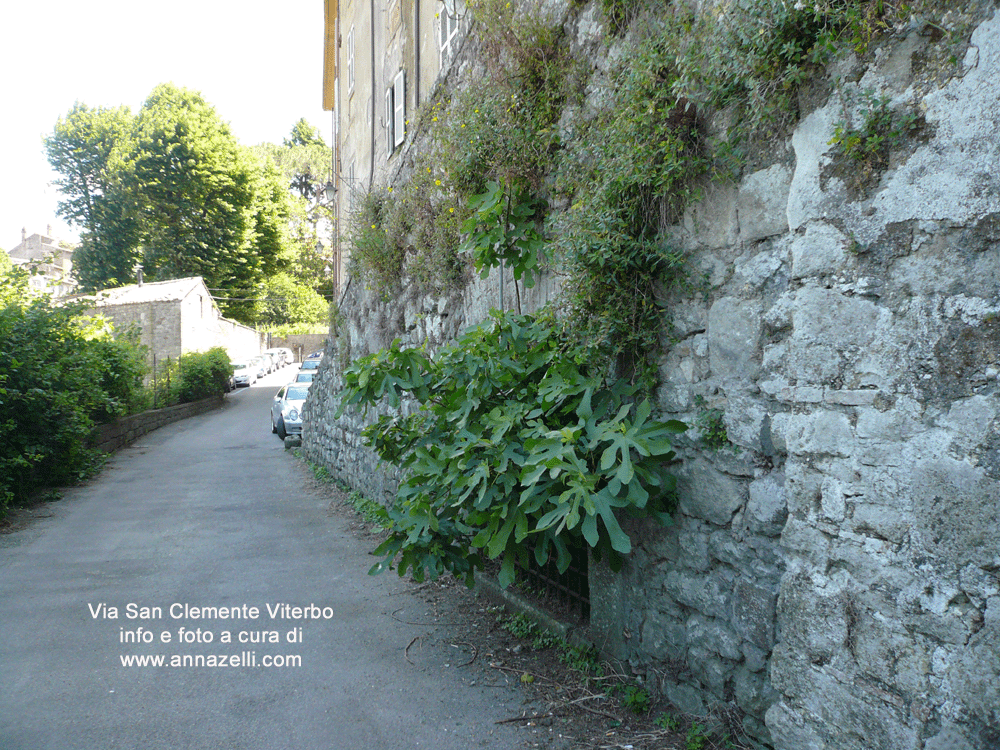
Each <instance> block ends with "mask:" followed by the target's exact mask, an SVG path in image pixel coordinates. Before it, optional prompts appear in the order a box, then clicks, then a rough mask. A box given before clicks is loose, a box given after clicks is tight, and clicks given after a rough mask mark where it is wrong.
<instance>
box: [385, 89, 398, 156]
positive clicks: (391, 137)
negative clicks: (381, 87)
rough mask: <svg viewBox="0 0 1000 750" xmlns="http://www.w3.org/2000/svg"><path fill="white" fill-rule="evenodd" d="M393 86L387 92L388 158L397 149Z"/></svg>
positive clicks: (386, 139)
mask: <svg viewBox="0 0 1000 750" xmlns="http://www.w3.org/2000/svg"><path fill="white" fill-rule="evenodd" d="M392 88H393V87H392V86H390V87H389V88H387V89H386V90H385V154H386V158H389V157H390V156H392V152H393V149H394V148H395V147H396V134H395V132H394V131H395V127H394V125H395V116H394V115H393V112H394V111H395V110H394V108H393V101H392V94H393V91H392Z"/></svg>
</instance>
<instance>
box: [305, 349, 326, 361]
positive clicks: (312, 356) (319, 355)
mask: <svg viewBox="0 0 1000 750" xmlns="http://www.w3.org/2000/svg"><path fill="white" fill-rule="evenodd" d="M306 359H323V351H322V350H320V351H318V352H313V353H312V354H310V355H309V356H308V357H306Z"/></svg>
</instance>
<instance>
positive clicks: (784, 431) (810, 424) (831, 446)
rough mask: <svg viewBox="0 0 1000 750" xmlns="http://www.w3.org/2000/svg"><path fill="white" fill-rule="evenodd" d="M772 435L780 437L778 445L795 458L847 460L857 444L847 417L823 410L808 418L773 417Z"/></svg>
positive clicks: (813, 413) (776, 415)
mask: <svg viewBox="0 0 1000 750" xmlns="http://www.w3.org/2000/svg"><path fill="white" fill-rule="evenodd" d="M771 433H772V435H775V434H777V435H780V436H781V443H782V444H783V445H784V446H785V448H786V449H787V451H788V452H789V453H792V454H795V455H802V454H820V455H829V456H843V457H847V456H850V455H851V453H852V452H853V450H854V447H855V444H856V443H857V441H856V440H855V439H854V433H853V431H852V429H851V422H850V420H849V419H848V418H847V415H846V414H843V413H841V412H838V411H829V410H826V409H821V410H817V411H814V412H812V413H811V414H775V415H774V417H772V418H771ZM776 445H777V443H776Z"/></svg>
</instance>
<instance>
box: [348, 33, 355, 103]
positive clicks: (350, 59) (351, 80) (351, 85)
mask: <svg viewBox="0 0 1000 750" xmlns="http://www.w3.org/2000/svg"><path fill="white" fill-rule="evenodd" d="M347 91H348V93H350V92H352V91H354V27H353V26H352V27H351V30H350V31H348V32H347Z"/></svg>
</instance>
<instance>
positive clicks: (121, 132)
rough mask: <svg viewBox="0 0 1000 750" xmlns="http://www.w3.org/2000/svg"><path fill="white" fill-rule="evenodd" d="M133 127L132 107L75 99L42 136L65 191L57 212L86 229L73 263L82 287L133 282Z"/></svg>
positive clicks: (136, 224)
mask: <svg viewBox="0 0 1000 750" xmlns="http://www.w3.org/2000/svg"><path fill="white" fill-rule="evenodd" d="M134 128H135V118H134V117H133V115H132V113H131V111H130V110H129V108H128V107H115V108H96V109H91V108H90V107H87V105H85V104H83V103H81V102H77V103H76V104H74V105H73V107H72V109H70V111H69V112H68V113H67V115H66V116H65V117H61V118H59V120H58V122H57V123H56V125H55V128H53V131H52V134H51V135H50V136H48V137H46V138H45V139H44V144H45V150H46V153H47V155H48V159H49V163H50V164H51V165H52V168H53V169H54V170H55V171H56V172H57V173H58V174H59V178H58V179H57V180H56V181H55V184H56V186H57V187H58V188H59V190H60V193H61V194H62V196H63V200H61V201H60V202H59V205H58V207H57V209H56V211H57V213H58V214H59V215H60V216H62V217H63V218H64V219H66V220H67V221H68V222H69V223H70V224H73V225H75V226H78V227H80V228H81V230H82V231H81V233H80V247H79V248H78V249H77V252H76V253H75V254H74V258H73V264H74V273H75V275H76V277H77V281H78V282H79V283H80V287H81V289H82V290H83V291H96V290H97V289H102V288H106V287H109V286H120V285H122V284H127V283H129V281H130V280H131V279H132V277H133V274H134V271H135V266H136V264H137V263H138V262H139V261H140V260H141V255H142V254H141V250H140V248H139V244H140V236H141V223H140V216H139V213H138V212H137V210H136V201H135V191H134V189H133V188H134V186H133V185H131V184H130V183H129V181H128V180H127V177H126V176H127V174H128V172H129V169H128V165H129V163H130V161H131V159H132V155H133V152H134Z"/></svg>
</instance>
